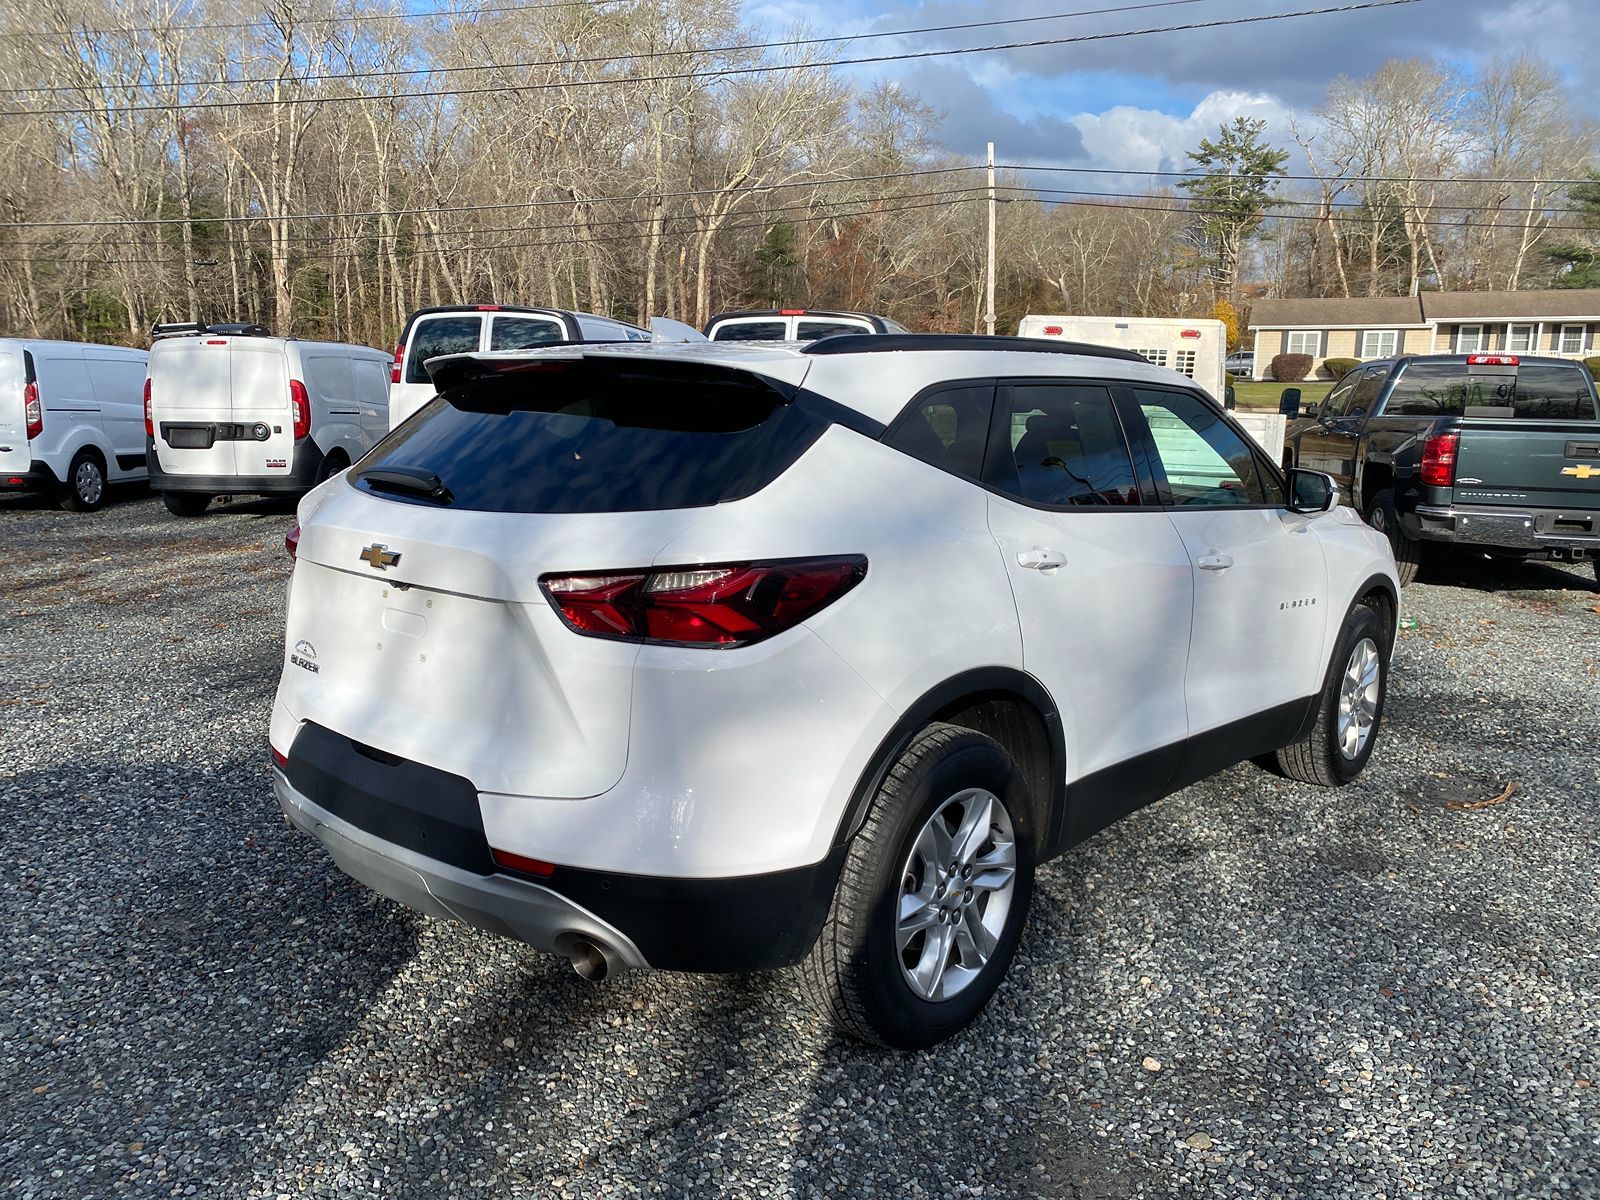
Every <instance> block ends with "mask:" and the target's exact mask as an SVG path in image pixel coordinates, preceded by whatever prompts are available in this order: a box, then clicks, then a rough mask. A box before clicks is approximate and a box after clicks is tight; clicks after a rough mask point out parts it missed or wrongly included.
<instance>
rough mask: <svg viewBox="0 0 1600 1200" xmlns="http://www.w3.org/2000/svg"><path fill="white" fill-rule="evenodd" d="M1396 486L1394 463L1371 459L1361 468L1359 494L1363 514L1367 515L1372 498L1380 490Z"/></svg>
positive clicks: (1358, 498)
mask: <svg viewBox="0 0 1600 1200" xmlns="http://www.w3.org/2000/svg"><path fill="white" fill-rule="evenodd" d="M1393 487H1394V464H1393V463H1389V462H1371V461H1369V462H1368V463H1367V464H1366V465H1365V466H1364V467H1363V468H1362V470H1361V490H1360V494H1359V495H1358V496H1357V500H1358V501H1359V505H1360V509H1361V515H1362V516H1363V517H1365V516H1366V515H1367V510H1368V509H1369V508H1371V507H1372V500H1373V497H1375V496H1376V495H1377V494H1378V493H1379V492H1381V491H1384V490H1385V489H1393Z"/></svg>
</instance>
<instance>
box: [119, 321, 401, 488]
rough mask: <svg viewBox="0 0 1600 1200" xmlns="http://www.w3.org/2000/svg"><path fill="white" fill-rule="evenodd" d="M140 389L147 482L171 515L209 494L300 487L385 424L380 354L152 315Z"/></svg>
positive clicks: (345, 459) (354, 455) (329, 470)
mask: <svg viewBox="0 0 1600 1200" xmlns="http://www.w3.org/2000/svg"><path fill="white" fill-rule="evenodd" d="M155 338H156V341H155V344H154V345H153V346H152V347H151V348H150V381H149V386H148V388H147V390H146V392H145V402H144V403H145V435H146V439H147V442H148V445H149V451H148V458H149V467H150V486H151V487H153V488H155V489H156V491H158V492H160V493H161V498H162V499H163V500H164V501H166V505H167V508H168V509H169V510H170V511H171V512H173V513H174V514H176V515H178V516H184V517H192V516H198V515H199V514H200V513H201V512H204V511H205V507H206V505H207V504H208V503H210V501H211V498H212V497H213V496H222V495H234V496H236V495H298V494H300V493H302V492H306V491H309V490H310V489H311V488H313V487H315V486H316V485H317V484H319V483H321V482H322V481H323V480H324V479H327V478H328V477H329V476H330V475H333V474H334V473H335V472H337V471H341V470H343V469H344V468H345V467H347V466H349V465H350V464H351V463H353V462H354V461H355V460H356V459H358V458H360V457H361V456H362V455H363V454H365V453H366V452H367V451H368V450H370V449H371V448H372V446H373V445H374V444H375V443H376V442H377V441H378V439H379V438H381V437H383V436H384V434H386V433H387V432H388V431H389V356H388V355H387V354H385V353H384V352H383V351H382V350H374V349H372V348H370V347H368V346H347V345H344V344H342V343H338V342H303V341H300V340H298V339H297V338H279V337H270V336H266V331H265V330H261V329H260V328H259V327H239V326H229V327H226V328H225V331H224V328H223V327H208V326H204V325H200V326H196V325H183V326H157V327H156V331H155Z"/></svg>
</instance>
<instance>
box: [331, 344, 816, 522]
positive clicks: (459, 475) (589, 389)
mask: <svg viewBox="0 0 1600 1200" xmlns="http://www.w3.org/2000/svg"><path fill="white" fill-rule="evenodd" d="M823 427H824V426H823V424H822V422H820V421H819V420H817V419H815V418H813V417H811V416H809V415H808V414H807V413H804V412H802V411H800V409H798V408H796V407H795V406H794V405H792V404H788V403H785V402H784V401H783V398H782V397H781V396H779V395H778V394H777V393H776V392H774V391H773V390H772V389H771V388H769V387H767V386H766V385H765V384H763V383H761V382H759V381H757V380H754V379H752V378H751V377H750V376H748V375H744V374H742V373H739V372H729V371H718V370H711V369H706V368H698V367H685V366H681V365H679V364H673V363H658V364H648V365H641V364H638V363H627V362H618V363H595V362H592V361H579V362H575V363H549V362H541V363H535V364H533V365H530V366H524V367H522V368H521V369H518V370H509V371H506V372H503V373H501V374H499V375H496V376H494V377H491V378H489V379H483V380H476V381H473V382H470V383H466V384H463V385H461V386H459V387H456V388H454V389H452V390H451V391H450V392H449V394H448V395H445V396H438V397H435V398H434V399H433V400H432V401H431V402H429V404H428V405H427V406H426V407H424V408H423V409H422V411H421V412H420V413H419V414H418V415H417V416H416V417H414V418H413V419H411V420H410V421H407V422H406V423H405V424H404V425H402V426H400V428H398V429H396V430H395V431H394V432H393V433H391V434H390V435H389V436H388V437H387V438H385V439H384V440H383V441H382V442H380V443H379V444H378V446H377V448H376V449H375V450H373V452H372V453H371V454H370V455H369V456H368V457H367V458H366V459H365V460H363V461H362V463H361V464H360V467H359V469H358V470H357V471H356V472H355V473H354V476H353V478H352V482H353V483H355V484H356V485H357V486H359V487H361V488H362V489H363V490H365V491H371V492H374V493H376V494H381V495H383V496H384V498H385V499H392V500H397V501H402V502H407V501H409V502H414V503H427V501H422V500H417V499H416V498H415V497H414V496H413V495H412V494H411V493H409V492H407V491H403V490H395V489H394V487H393V486H392V485H389V484H384V483H382V482H371V481H368V480H367V478H366V474H367V472H368V471H371V470H374V469H376V468H382V467H402V468H404V467H409V468H414V469H415V468H420V469H421V470H423V471H426V472H431V473H432V474H433V475H435V476H437V478H438V480H439V482H440V484H442V485H443V486H444V487H445V488H446V489H448V491H449V492H450V496H451V498H450V501H449V504H450V507H452V508H466V509H474V510H478V511H483V512H524V513H535V512H547V513H557V512H638V511H641V510H645V509H667V508H694V507H698V506H701V505H707V504H717V503H719V502H721V501H724V500H734V499H738V498H739V497H741V496H747V495H749V494H750V493H752V492H754V491H756V490H757V489H759V488H761V487H763V486H765V485H766V484H767V483H769V482H771V481H772V480H773V479H774V478H776V477H777V476H778V474H780V473H781V472H782V471H783V470H784V469H785V468H786V467H787V466H788V465H789V464H790V463H792V462H793V461H794V459H795V458H797V457H798V456H799V455H800V454H801V453H802V452H803V451H804V450H805V449H806V447H807V446H809V445H810V444H811V443H812V441H814V440H815V439H816V437H817V435H818V434H819V433H820V432H821V430H822V429H823Z"/></svg>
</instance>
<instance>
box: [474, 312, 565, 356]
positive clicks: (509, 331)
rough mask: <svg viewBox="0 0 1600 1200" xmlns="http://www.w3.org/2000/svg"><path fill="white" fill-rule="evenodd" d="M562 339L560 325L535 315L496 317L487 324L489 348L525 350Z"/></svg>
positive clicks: (563, 339) (563, 338)
mask: <svg viewBox="0 0 1600 1200" xmlns="http://www.w3.org/2000/svg"><path fill="white" fill-rule="evenodd" d="M564 341H566V338H565V337H564V336H563V334H562V332H561V326H559V325H557V324H556V323H555V322H554V321H545V320H541V319H539V318H537V317H496V318H495V319H494V323H493V324H492V325H490V326H489V349H491V350H526V349H528V348H529V347H530V346H548V345H549V344H550V343H551V342H564Z"/></svg>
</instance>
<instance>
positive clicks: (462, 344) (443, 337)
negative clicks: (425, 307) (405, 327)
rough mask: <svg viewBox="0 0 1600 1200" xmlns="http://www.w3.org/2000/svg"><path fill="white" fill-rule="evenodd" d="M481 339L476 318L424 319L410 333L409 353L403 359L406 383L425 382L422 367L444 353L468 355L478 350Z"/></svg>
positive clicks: (478, 319) (425, 370)
mask: <svg viewBox="0 0 1600 1200" xmlns="http://www.w3.org/2000/svg"><path fill="white" fill-rule="evenodd" d="M482 336H483V318H482V317H479V316H460V317H424V318H422V320H420V321H418V322H417V324H416V327H415V328H413V329H412V331H411V350H410V352H409V356H408V357H407V359H406V382H407V383H428V382H430V380H429V379H428V371H427V367H426V366H425V364H426V363H427V361H428V360H429V359H430V358H438V357H439V356H440V355H443V354H470V353H472V352H473V351H474V350H476V349H478V342H479V339H480V338H482Z"/></svg>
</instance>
